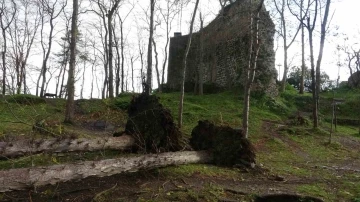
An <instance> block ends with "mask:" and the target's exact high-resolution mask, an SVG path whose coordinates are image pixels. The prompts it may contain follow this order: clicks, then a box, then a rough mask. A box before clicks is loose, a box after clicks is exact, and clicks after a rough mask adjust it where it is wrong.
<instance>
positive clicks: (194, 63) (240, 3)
mask: <svg viewBox="0 0 360 202" xmlns="http://www.w3.org/2000/svg"><path fill="white" fill-rule="evenodd" d="M249 19H250V18H249V0H237V1H235V2H234V3H232V4H230V5H228V6H226V7H225V8H224V9H223V10H222V11H221V12H220V14H219V15H218V16H217V17H216V18H215V19H214V20H213V21H212V22H211V23H210V24H209V25H207V26H206V27H204V28H203V29H202V30H201V31H200V32H197V33H194V34H193V38H192V43H191V47H190V52H189V55H188V58H187V64H188V65H187V70H186V77H185V78H186V79H185V83H186V84H187V86H193V87H194V85H196V83H197V82H198V79H199V68H200V67H202V68H203V78H202V79H203V82H204V83H205V84H212V85H216V86H219V87H221V88H224V89H229V88H233V87H237V86H242V80H243V79H242V76H241V74H242V69H243V68H244V67H247V66H248V55H249V34H250V32H249V25H250V23H249ZM274 33H275V25H274V23H273V22H272V20H271V18H270V15H269V13H268V12H267V11H266V10H265V9H264V8H263V9H262V11H261V13H260V21H259V38H260V44H261V46H260V52H259V58H258V68H257V71H256V78H255V82H254V85H253V89H254V90H262V91H266V92H267V93H268V94H274V93H276V92H277V90H276V83H275V81H276V77H277V72H276V69H275V53H274V50H273V47H274V42H273V41H274V39H273V38H274ZM188 37H189V36H188V35H186V36H181V35H179V34H176V35H175V36H174V37H173V38H171V40H170V50H169V66H168V82H167V86H168V87H169V88H171V89H174V90H178V89H180V85H181V78H182V76H181V75H182V69H183V57H184V53H185V49H186V44H187V40H188ZM274 88H275V90H274ZM189 90H190V89H189ZM270 91H273V92H270ZM275 91H276V92H275Z"/></svg>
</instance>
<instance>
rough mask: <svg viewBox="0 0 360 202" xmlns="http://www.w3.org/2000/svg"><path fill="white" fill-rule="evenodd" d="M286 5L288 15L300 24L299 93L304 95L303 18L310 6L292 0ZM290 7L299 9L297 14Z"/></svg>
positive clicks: (302, 0) (301, 0) (304, 24)
mask: <svg viewBox="0 0 360 202" xmlns="http://www.w3.org/2000/svg"><path fill="white" fill-rule="evenodd" d="M287 5H288V8H289V11H290V13H291V14H292V15H293V16H295V17H296V18H297V20H298V21H299V22H300V29H301V79H300V89H299V93H300V94H303V93H304V87H305V86H304V85H305V83H304V81H305V74H306V64H305V31H304V28H305V26H306V23H305V17H306V16H307V15H308V12H309V7H310V5H311V3H310V0H308V1H307V4H305V0H300V2H299V0H292V1H291V2H289V0H287ZM291 5H296V7H297V8H299V12H298V13H296V12H295V11H294V10H293V9H292V8H291Z"/></svg>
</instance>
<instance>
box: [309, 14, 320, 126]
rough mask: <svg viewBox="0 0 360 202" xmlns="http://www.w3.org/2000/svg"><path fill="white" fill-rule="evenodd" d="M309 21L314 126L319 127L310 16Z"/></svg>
mask: <svg viewBox="0 0 360 202" xmlns="http://www.w3.org/2000/svg"><path fill="white" fill-rule="evenodd" d="M307 21H308V32H309V46H310V64H311V90H312V97H313V127H314V128H317V127H318V120H319V119H318V106H317V101H316V97H317V95H316V92H317V90H316V78H315V62H314V45H313V29H311V28H310V18H308V19H307Z"/></svg>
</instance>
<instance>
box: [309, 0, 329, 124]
mask: <svg viewBox="0 0 360 202" xmlns="http://www.w3.org/2000/svg"><path fill="white" fill-rule="evenodd" d="M320 1H321V0H314V3H315V5H314V9H313V15H312V16H311V15H310V13H309V15H308V16H307V20H306V21H307V22H306V25H305V26H306V29H307V30H308V34H309V46H310V62H311V78H312V82H311V86H312V97H313V127H314V128H317V127H318V126H319V116H318V110H319V93H320V89H321V84H320V80H321V72H320V66H321V60H322V55H323V51H324V45H325V36H326V32H327V28H328V16H329V10H330V3H331V0H326V4H325V11H324V15H323V19H321V31H320V48H319V54H318V58H317V62H316V66H315V59H314V40H313V37H314V30H315V27H316V22H317V19H318V15H319V12H320V10H319V9H322V8H321V6H320V7H319V4H321V2H320ZM311 17H312V20H311Z"/></svg>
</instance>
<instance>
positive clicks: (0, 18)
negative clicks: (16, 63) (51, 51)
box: [0, 0, 17, 95]
mask: <svg viewBox="0 0 360 202" xmlns="http://www.w3.org/2000/svg"><path fill="white" fill-rule="evenodd" d="M11 3H12V4H13V6H14V12H13V13H12V16H11V19H10V21H9V22H8V24H7V25H5V24H4V22H3V20H4V15H5V9H6V6H5V1H3V2H2V8H3V9H2V10H1V12H0V26H1V31H2V37H3V51H2V72H3V75H2V95H5V93H6V51H7V50H6V49H7V44H6V42H7V41H6V30H7V29H8V28H9V26H10V24H11V23H12V21H13V20H14V18H15V15H16V12H17V8H16V3H15V1H14V0H11Z"/></svg>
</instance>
